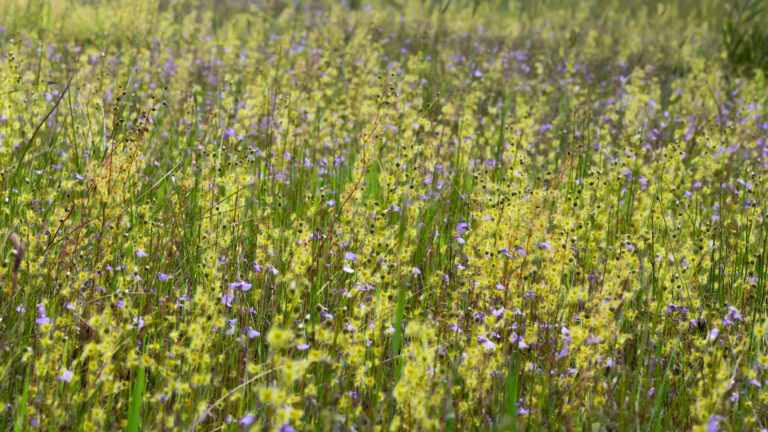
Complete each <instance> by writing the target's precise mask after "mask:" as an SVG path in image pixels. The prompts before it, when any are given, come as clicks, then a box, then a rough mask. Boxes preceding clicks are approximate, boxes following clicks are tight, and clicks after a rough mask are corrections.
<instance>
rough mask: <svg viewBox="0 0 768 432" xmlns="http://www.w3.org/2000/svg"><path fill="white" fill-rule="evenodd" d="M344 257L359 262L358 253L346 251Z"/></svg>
mask: <svg viewBox="0 0 768 432" xmlns="http://www.w3.org/2000/svg"><path fill="white" fill-rule="evenodd" d="M344 259H346V260H349V261H354V262H357V255H355V254H353V253H352V252H344Z"/></svg>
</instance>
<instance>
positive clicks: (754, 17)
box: [722, 0, 768, 70]
mask: <svg viewBox="0 0 768 432" xmlns="http://www.w3.org/2000/svg"><path fill="white" fill-rule="evenodd" d="M767 20H768V7H766V4H765V2H762V1H759V0H742V1H733V2H729V3H727V11H726V14H725V18H724V24H723V32H722V35H723V44H724V46H725V50H726V54H727V56H728V60H729V61H730V62H731V63H733V64H734V65H737V66H739V67H748V68H753V69H754V68H758V69H763V70H768V26H766V25H765V23H766V21H767Z"/></svg>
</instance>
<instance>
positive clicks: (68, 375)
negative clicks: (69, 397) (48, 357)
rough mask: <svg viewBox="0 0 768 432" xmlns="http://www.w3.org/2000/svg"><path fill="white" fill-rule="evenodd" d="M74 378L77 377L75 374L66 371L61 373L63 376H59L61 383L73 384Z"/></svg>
mask: <svg viewBox="0 0 768 432" xmlns="http://www.w3.org/2000/svg"><path fill="white" fill-rule="evenodd" d="M74 376H75V373H74V372H72V371H69V370H66V369H64V370H63V371H61V375H59V381H66V382H72V378H73V377H74Z"/></svg>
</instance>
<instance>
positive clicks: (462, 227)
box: [456, 222, 469, 235]
mask: <svg viewBox="0 0 768 432" xmlns="http://www.w3.org/2000/svg"><path fill="white" fill-rule="evenodd" d="M467 231H469V224H467V223H466V222H461V223H459V224H458V225H456V232H457V233H459V235H462V234H464V233H465V232H467Z"/></svg>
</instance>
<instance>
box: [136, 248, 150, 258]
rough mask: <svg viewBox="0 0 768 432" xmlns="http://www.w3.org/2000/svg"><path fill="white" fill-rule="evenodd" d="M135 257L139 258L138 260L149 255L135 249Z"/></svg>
mask: <svg viewBox="0 0 768 432" xmlns="http://www.w3.org/2000/svg"><path fill="white" fill-rule="evenodd" d="M136 256H137V257H139V258H144V257H146V256H149V255H147V254H146V253H145V252H144V251H143V250H141V249H136Z"/></svg>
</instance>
